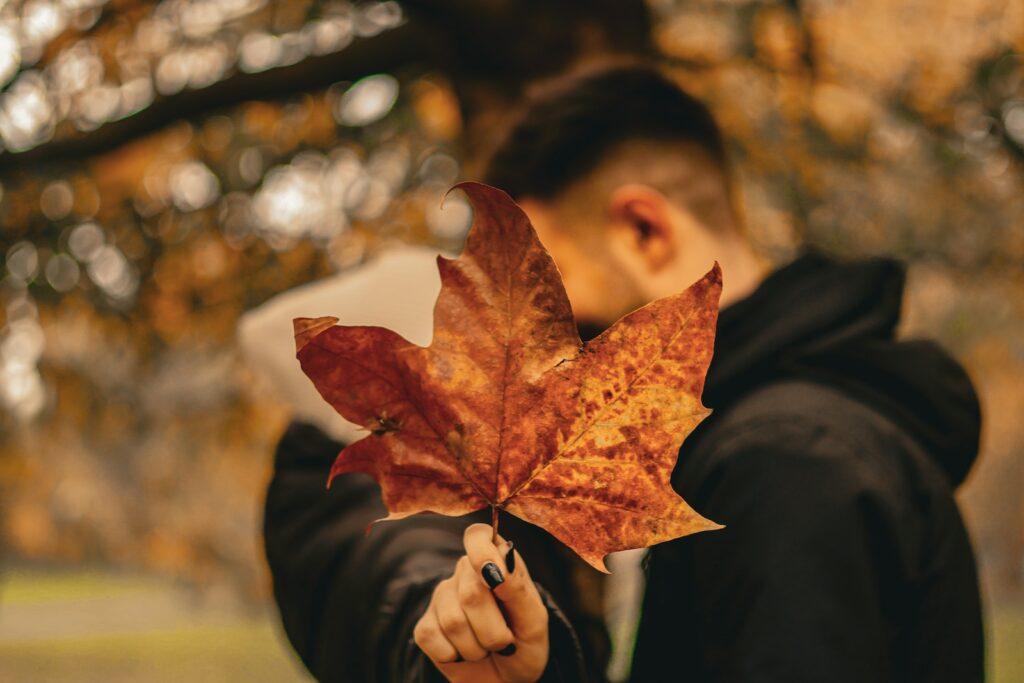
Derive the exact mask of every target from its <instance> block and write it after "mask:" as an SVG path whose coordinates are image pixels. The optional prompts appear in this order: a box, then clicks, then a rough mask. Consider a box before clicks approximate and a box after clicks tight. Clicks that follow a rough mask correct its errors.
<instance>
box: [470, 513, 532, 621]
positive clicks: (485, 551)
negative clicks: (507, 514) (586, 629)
mask: <svg viewBox="0 0 1024 683" xmlns="http://www.w3.org/2000/svg"><path fill="white" fill-rule="evenodd" d="M492 536H493V531H492V529H491V527H490V526H488V525H486V524H473V525H471V526H470V527H468V528H467V529H466V532H465V534H464V535H463V545H465V547H466V557H468V558H469V562H470V564H471V565H472V566H473V569H474V570H475V572H476V575H477V577H478V578H479V580H481V581H483V582H484V583H486V584H487V586H488V588H490V589H491V591H492V592H493V593H494V595H495V597H497V598H498V600H499V601H500V602H501V604H502V606H503V607H504V609H505V613H506V615H507V616H508V619H509V626H510V627H511V628H512V632H513V633H514V634H515V636H516V638H517V639H520V640H529V639H531V638H535V637H541V636H543V635H544V633H545V632H546V629H547V623H548V612H547V608H545V607H544V602H543V601H542V600H541V598H540V593H538V592H537V587H536V586H535V585H534V584H533V580H532V579H530V571H529V569H527V567H526V563H525V562H523V559H522V556H521V555H519V553H517V552H515V550H514V549H513V548H512V544H511V543H505V542H504V540H503V539H501V537H500V536H499V543H501V544H502V547H501V548H499V547H498V546H495V545H494V543H492V542H491V538H492ZM506 558H508V559H506ZM488 565H493V566H488ZM509 565H511V567H510V566H509Z"/></svg>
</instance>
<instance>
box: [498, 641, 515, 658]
mask: <svg viewBox="0 0 1024 683" xmlns="http://www.w3.org/2000/svg"><path fill="white" fill-rule="evenodd" d="M515 653H516V644H515V643H509V644H508V645H506V646H505V647H503V648H501V649H500V650H498V654H499V655H501V656H502V657H511V656H512V655H514V654H515Z"/></svg>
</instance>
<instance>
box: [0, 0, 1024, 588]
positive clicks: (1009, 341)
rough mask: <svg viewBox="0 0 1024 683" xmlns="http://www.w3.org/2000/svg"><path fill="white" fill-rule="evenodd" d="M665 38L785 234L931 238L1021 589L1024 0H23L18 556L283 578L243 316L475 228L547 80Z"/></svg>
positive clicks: (7, 197) (14, 360) (753, 203)
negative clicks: (522, 119) (474, 199)
mask: <svg viewBox="0 0 1024 683" xmlns="http://www.w3.org/2000/svg"><path fill="white" fill-rule="evenodd" d="M555 4H557V7H551V5H555ZM648 35H649V36H650V43H651V44H650V45H649V44H648ZM552 46H557V49H556V48H555V47H552ZM652 46H653V48H654V49H655V50H656V51H657V52H658V53H660V55H661V58H662V59H663V61H664V63H665V65H666V68H667V69H669V71H670V72H671V73H672V74H673V75H674V76H675V77H677V78H678V79H679V81H680V82H681V83H682V84H683V85H685V86H686V87H687V88H689V89H690V90H691V91H693V92H694V93H695V94H697V95H699V96H701V97H703V98H705V99H706V100H707V101H708V102H709V103H710V104H711V105H712V107H713V109H714V110H715V112H716V113H717V115H718V117H719V118H720V121H721V122H722V124H723V126H724V127H725V128H726V130H727V131H728V133H729V134H730V136H731V138H732V141H733V150H734V154H735V159H736V162H737V167H738V170H739V173H740V178H741V186H742V194H743V196H744V198H745V211H746V215H747V220H748V223H749V226H750V230H751V232H752V234H753V235H754V236H755V238H756V239H757V241H758V243H759V244H760V245H761V246H762V247H763V249H764V250H765V252H766V253H767V254H769V255H771V256H772V257H774V258H776V259H779V260H782V259H785V258H787V257H788V256H790V255H791V254H793V253H794V252H795V250H796V249H797V247H798V245H799V244H800V243H802V242H807V243H810V244H814V245H818V246H820V247H822V248H824V249H827V250H830V251H833V252H837V253H840V254H845V255H859V254H879V253H885V254H892V255H896V256H899V257H901V258H904V259H906V260H907V261H908V262H909V263H910V264H911V270H910V286H909V291H908V297H907V303H908V317H907V320H906V331H907V332H908V333H910V334H917V333H920V334H928V335H931V336H936V337H938V338H939V339H940V340H941V341H943V342H944V343H945V344H946V345H947V346H948V347H949V348H950V349H951V350H953V351H954V352H955V353H956V354H957V355H958V356H959V357H960V358H961V359H962V360H963V361H964V362H965V363H966V364H967V366H968V367H969V369H970V371H971V372H972V374H973V376H974V378H975V380H976V382H977V384H978V386H979V388H980V391H981V394H982V400H983V402H984V406H985V410H986V426H985V441H984V453H983V456H982V459H981V461H980V464H979V466H978V467H977V469H976V471H975V472H974V475H973V477H972V479H971V480H970V482H969V484H968V486H967V488H966V490H965V491H964V494H963V501H964V503H965V505H966V510H967V516H968V521H969V523H970V526H971V529H972V532H973V534H974V538H975V541H976V543H977V545H978V548H979V551H980V556H981V558H982V562H983V564H984V566H985V568H986V571H987V576H988V577H989V578H990V579H991V580H992V584H993V585H996V586H1001V587H1004V588H1012V587H1014V586H1017V587H1019V586H1020V583H1021V580H1022V576H1024V507H1022V502H1021V499H1020V497H1019V491H1020V490H1021V488H1022V487H1024V426H1022V425H1021V422H1020V420H1019V415H1021V414H1024V393H1022V392H1021V391H1020V387H1021V386H1024V297H1022V296H1021V293H1022V291H1024V273H1022V271H1021V268H1020V264H1021V263H1022V262H1024V193H1022V192H1021V188H1022V187H1024V2H1022V0H1002V1H997V0H963V1H962V2H959V3H947V2H939V1H938V0H922V1H921V2H916V3H892V2H887V1H886V0H861V1H859V2H833V1H826V0H820V1H815V2H793V1H790V2H755V1H745V0H730V1H725V0H717V1H713V0H704V1H691V2H683V1H672V0H651V2H649V3H647V5H642V4H640V3H636V2H596V3H584V2H582V1H581V0H580V1H574V2H565V3H543V2H539V1H535V0H531V1H530V2H520V3H510V2H503V1H499V0H495V1H493V2H487V3H479V4H478V3H468V2H463V1H459V0H437V1H435V2H428V1H425V0H409V1H408V2H405V3H395V2H369V3H357V4H350V3H348V2H337V1H329V2H312V1H308V0H304V1H301V2H280V1H277V2H275V1H261V0H221V1H219V2H189V1H187V0H163V1H162V2H158V3H149V2H134V1H132V0H111V1H110V2H107V3H103V2H88V1H79V2H58V1H57V0H30V1H29V2H24V3H19V2H14V3H8V4H7V5H5V6H3V7H2V8H0V84H3V85H2V87H3V91H2V93H0V142H2V144H3V150H2V151H0V187H2V194H0V223H2V234H0V240H2V242H0V254H2V257H3V261H2V264H3V265H2V268H0V279H2V285H0V297H2V300H3V306H2V307H0V325H2V332H0V421H2V422H0V425H2V429H3V432H2V435H0V487H2V488H0V496H2V504H3V516H2V521H0V531H2V538H3V542H4V545H5V546H6V550H7V551H8V553H9V554H11V555H13V556H15V557H22V558H30V559H53V560H66V561H67V560H69V561H75V562H103V563H115V564H123V565H131V566H136V567H145V568H150V569H155V570H158V571H162V572H166V573H169V574H173V575H176V576H180V577H183V578H186V579H189V580H192V581H195V582H197V583H200V584H203V585H222V586H223V585H227V586H231V587H233V588H237V589H238V590H239V591H241V592H242V593H243V594H246V595H252V596H256V595H261V594H262V592H263V591H264V590H265V588H264V585H265V578H264V576H263V569H262V564H261V562H260V561H259V543H260V539H259V522H260V520H259V510H260V498H261V495H262V487H263V486H264V484H265V482H266V479H267V477H268V475H269V468H270V458H271V451H272V447H273V443H274V440H275V438H276V436H277V434H278V433H279V431H280V429H281V428H282V426H283V425H284V423H285V421H286V420H287V411H286V409H285V407H284V406H282V405H280V404H278V403H276V402H275V400H274V392H273V388H272V387H265V386H259V385H257V384H256V383H255V382H254V380H253V378H252V377H251V376H250V375H249V374H248V373H247V371H246V370H245V368H244V366H243V364H242V363H241V362H240V359H239V357H238V355H237V352H236V350H235V345H234V334H235V324H236V321H237V319H238V317H239V315H240V314H241V313H242V312H244V311H245V310H247V309H249V308H251V307H253V306H255V305H258V304H260V303H261V302H263V301H265V300H266V299H268V298H269V297H271V296H272V295H274V294H276V293H278V292H281V291H284V290H286V289H289V288H291V287H293V286H296V285H298V284H301V283H304V282H307V281H310V280H313V279H316V278H318V277H320V276H323V275H326V274H328V273H331V272H335V271H338V270H341V269H345V268H348V267H351V266H352V265H353V264H356V263H358V262H360V261H361V260H362V259H364V258H365V257H366V256H367V255H370V254H372V253H373V252H375V251H377V250H379V249H381V248H385V247H386V246H387V245H388V244H389V243H393V242H395V241H413V242H420V243H430V244H436V245H444V246H453V245H457V244H458V242H459V239H460V238H461V236H462V234H463V233H464V231H465V229H466V227H467V222H466V212H465V211H464V210H462V211H459V210H457V209H458V206H456V207H455V209H456V210H447V211H441V210H440V209H439V208H438V203H439V199H440V196H441V194H442V193H443V191H444V190H445V189H446V188H447V187H448V186H449V185H450V184H452V183H453V182H454V181H455V180H457V179H459V178H461V177H473V173H474V170H475V169H477V168H479V163H480V160H481V158H482V157H483V155H484V154H485V152H486V149H487V147H488V144H489V142H490V141H491V140H493V139H494V134H495V129H496V127H497V126H498V125H500V123H501V121H502V119H503V118H504V117H505V116H506V115H507V112H508V111H509V108H510V104H511V103H513V102H514V101H515V98H516V97H517V96H518V94H519V93H521V92H522V90H523V89H524V88H525V87H528V85H529V83H530V82H531V81H532V80H534V79H536V78H538V77H542V76H545V75H549V74H551V73H554V72H556V71H559V70H562V69H565V68H571V67H573V66H575V65H577V64H579V63H581V62H586V61H589V60H592V59H597V58H602V57H604V56H607V55H609V54H624V53H626V54H637V53H643V52H645V51H646V50H647V49H648V48H649V47H652ZM627 105H628V103H623V106H627Z"/></svg>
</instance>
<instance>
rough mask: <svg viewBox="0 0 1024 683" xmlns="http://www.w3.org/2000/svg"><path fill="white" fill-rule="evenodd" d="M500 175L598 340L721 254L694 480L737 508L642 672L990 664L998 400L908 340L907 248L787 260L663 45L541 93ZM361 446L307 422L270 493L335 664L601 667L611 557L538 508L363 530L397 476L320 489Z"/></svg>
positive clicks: (525, 676)
mask: <svg viewBox="0 0 1024 683" xmlns="http://www.w3.org/2000/svg"><path fill="white" fill-rule="evenodd" d="M487 181H488V182H489V183H491V184H493V185H495V186H497V187H500V188H502V189H504V190H506V191H507V192H509V193H510V194H511V195H512V196H513V197H514V198H515V199H517V200H518V201H519V202H520V204H521V206H522V207H523V209H524V210H525V211H526V213H527V214H528V215H529V217H530V218H531V220H532V222H533V224H534V226H535V227H536V228H537V230H538V233H539V235H540V237H541V240H542V241H543V242H544V243H545V245H546V246H547V247H548V248H549V250H550V251H551V253H552V256H553V257H554V259H555V262H556V263H557V264H558V266H559V268H560V270H561V271H562V274H563V277H564V281H565V285H566V289H567V292H568V295H569V298H570V300H571V302H572V305H573V308H574V311H575V313H576V315H577V317H578V318H579V321H580V326H581V329H582V330H583V331H584V332H585V334H586V335H587V336H593V334H595V333H597V332H598V331H599V330H600V329H602V328H603V327H605V326H607V325H609V324H610V323H611V322H613V321H614V320H615V319H617V318H618V317H619V316H621V315H622V314H624V313H627V312H628V311H630V310H632V309H634V308H636V307H638V306H641V305H643V304H645V303H646V302H648V301H650V300H652V299H655V298H658V297H662V296H666V295H669V294H673V293H675V292H677V291H680V290H682V289H683V288H685V287H686V286H688V285H689V284H690V283H691V282H693V281H694V280H696V279H697V278H698V277H699V276H700V275H702V274H703V273H704V272H705V271H706V270H707V269H708V267H709V266H710V264H711V263H712V262H713V261H715V260H717V261H718V262H719V263H720V264H721V266H722V270H723V273H724V289H723V294H722V307H723V308H722V311H721V315H720V317H719V325H718V337H717V341H716V347H715V357H714V360H713V362H712V365H711V369H710V371H709V375H708V380H707V383H706V388H705V392H704V403H705V404H706V405H708V406H709V407H711V408H712V409H713V410H714V413H713V414H712V415H711V417H709V418H708V419H706V420H705V421H704V422H703V423H702V424H701V425H700V427H699V428H698V429H697V430H696V431H695V432H694V433H693V434H692V435H691V436H690V437H689V438H688V439H687V440H686V442H685V443H684V445H683V448H682V450H681V453H680V457H679V463H678V466H677V467H676V471H675V472H674V475H673V484H674V485H675V487H676V489H677V490H678V491H679V493H680V494H681V495H682V496H683V497H684V498H685V499H686V500H687V501H688V502H689V503H690V504H691V505H692V506H693V507H694V508H695V509H696V510H697V511H698V512H700V513H701V514H702V515H704V516H705V517H708V518H709V519H712V520H714V521H716V522H720V523H722V524H724V525H725V529H723V530H721V531H715V532H710V533H705V534H698V535H696V536H692V537H687V538H683V539H679V540H676V541H672V542H669V543H664V544H661V545H659V546H656V547H654V548H653V549H651V551H650V553H649V556H648V561H647V567H646V571H647V588H646V597H645V600H644V604H643V609H642V617H641V619H640V623H639V628H638V631H637V639H636V648H635V655H634V658H633V666H632V674H631V678H632V680H636V681H666V680H679V681H773V682H774V681H780V682H781V681H787V682H790V681H929V682H931V681H957V682H965V681H977V680H981V679H982V677H983V671H982V663H983V662H982V660H983V655H982V649H983V648H982V631H981V619H980V607H979V598H978V588H977V579H976V574H975V566H974V559H973V556H972V553H971V549H970V545H969V542H968V539H967V536H966V534H965V532H964V528H963V525H962V523H961V520H960V516H959V513H958V511H957V507H956V504H955V502H954V499H953V490H954V488H955V487H956V486H957V485H959V484H960V483H961V482H962V481H963V479H964V477H965V475H966V474H967V471H968V469H969V468H970V465H971V463H972V462H973V460H974V458H975V455H976V451H977V445H978V430H979V422H980V416H979V410H978V404H977V400H976V398H975V394H974V392H973V390H972V388H971V385H970V382H969V380H968V379H967V377H966V375H965V374H964V372H963V371H962V370H961V369H960V368H959V366H957V365H956V363H955V362H954V361H952V360H951V359H950V358H949V357H948V356H946V355H945V354H944V353H943V352H942V351H940V350H939V349H938V348H937V347H936V346H934V345H933V344H931V343H928V342H899V341H896V340H894V328H895V326H896V324H897V322H898V320H899V311H900V300H901V293H902V287H903V271H902V269H901V267H900V266H899V265H897V264H896V263H894V262H892V261H888V260H883V259H874V260H870V261H864V262H860V263H850V264H842V263H838V262H835V261H832V260H830V259H828V258H825V257H823V256H821V255H817V254H814V253H807V254H805V255H803V256H801V257H799V258H797V259H796V260H795V261H793V262H792V263H790V264H789V265H787V266H785V267H782V268H781V269H778V270H776V271H774V272H770V271H769V269H768V268H767V267H766V266H765V264H764V263H763V262H762V261H761V260H760V259H759V258H758V257H757V256H756V255H755V252H754V250H753V249H752V248H751V246H750V244H749V242H748V241H747V238H746V236H745V233H744V230H743V225H742V223H741V220H740V218H739V216H738V214H737V212H736V211H735V209H734V198H733V196H732V194H733V192H732V186H731V178H730V174H729V168H728V164H727V161H726V153H725V149H724V146H723V142H722V139H721V135H720V133H719V130H718V128H717V126H716V125H715V122H714V120H713V119H712V117H711V115H710V113H709V112H708V110H707V109H706V108H705V107H704V106H703V105H702V104H701V103H699V102H698V101H696V100H695V99H693V98H692V97H690V96H689V95H687V94H685V93H684V92H682V91H681V90H679V88H678V87H676V86H675V85H674V84H673V83H672V82H671V81H669V80H667V79H666V78H664V77H663V76H661V75H660V74H659V73H658V72H657V71H655V70H653V69H650V68H646V67H642V66H627V67H616V68H610V69H605V70H602V71H599V72H595V73H591V74H589V75H586V76H580V77H577V78H574V79H571V80H569V81H567V82H563V83H561V84H560V85H559V86H557V87H554V88H552V89H549V90H547V91H546V92H543V93H540V94H538V95H537V96H536V97H535V98H534V99H533V100H532V101H531V102H530V103H528V105H527V106H526V108H525V111H524V113H523V116H522V118H521V119H520V121H519V122H518V123H517V124H516V126H515V127H514V128H513V129H512V130H511V132H510V134H509V135H508V137H507V139H506V140H505V141H504V142H503V143H502V145H501V146H500V148H499V149H498V150H497V152H496V153H495V155H494V157H493V160H492V162H491V168H490V172H489V174H488V177H487ZM320 313H321V311H306V314H307V315H315V314H320ZM346 322H347V321H346ZM339 448H340V444H339V443H337V442H334V441H332V440H330V439H328V438H327V437H325V436H324V435H323V434H322V433H321V432H320V431H319V430H317V429H315V428H312V427H310V426H308V425H301V424H296V425H293V426H292V427H291V428H290V429H289V431H288V433H286V434H285V436H284V438H283V439H282V441H281V444H280V447H279V450H278V455H277V463H276V472H275V476H274V480H273V482H272V483H271V486H270V490H269V493H268V497H267V511H266V546H267V556H268V559H269V562H270V566H271V570H272V571H273V574H274V587H275V595H276V597H277V599H278V603H279V606H280V609H281V614H282V618H283V621H284V624H285V628H286V631H287V632H288V635H289V637H290V639H291V641H292V643H293V644H294V645H295V647H296V649H297V651H298V652H299V654H300V655H301V656H302V658H303V660H304V661H305V663H306V664H307V666H308V667H309V668H310V670H311V671H312V672H313V673H314V674H315V675H317V676H318V677H319V678H320V679H321V680H329V681H363V680H374V681H402V680H434V679H439V680H443V678H447V679H449V680H452V681H496V680H505V681H513V680H515V681H527V680H538V679H540V680H564V681H570V680H572V681H574V680H583V679H585V678H588V677H589V678H591V679H597V678H598V677H599V676H600V675H601V674H602V670H603V666H604V662H605V661H606V657H607V638H606V636H605V635H604V633H603V630H602V624H601V620H600V609H599V608H598V607H595V600H594V597H593V595H594V592H593V590H592V588H593V584H594V574H593V573H592V571H591V570H588V569H580V567H579V563H578V561H576V560H575V559H574V558H573V557H572V555H571V553H569V552H568V551H565V550H564V549H563V548H561V546H560V545H559V544H558V543H557V542H553V541H552V540H551V539H550V537H549V536H547V535H546V534H545V533H543V532H541V531H539V530H538V529H536V528H534V527H530V526H529V525H526V524H516V522H515V520H510V521H509V522H508V523H506V522H505V521H503V522H502V531H503V534H504V535H505V537H506V538H508V539H509V540H513V541H514V542H515V550H512V549H511V548H509V546H508V545H507V544H505V543H504V542H502V543H500V544H499V545H498V546H497V547H496V546H495V545H493V544H492V543H491V542H490V539H489V537H488V534H487V532H486V530H484V529H483V527H480V526H470V527H469V528H468V530H467V525H468V524H469V522H470V521H473V520H465V519H451V518H442V517H436V516H418V517H413V518H409V519H406V520H402V521H400V522H393V523H385V524H380V525H377V526H376V527H374V529H373V531H372V532H371V533H370V534H369V535H368V536H364V534H363V530H364V527H365V526H366V524H367V523H368V522H369V521H371V520H373V519H376V518H378V517H381V516H382V515H383V511H382V507H381V503H380V501H379V497H378V490H377V489H376V486H375V485H374V483H373V482H372V481H371V480H368V479H365V478H363V477H356V476H350V477H345V478H340V479H339V480H336V482H335V484H334V486H333V487H332V489H331V490H330V491H325V490H324V489H323V485H324V479H325V476H326V472H327V470H328V468H329V465H330V463H331V461H332V460H333V458H334V456H335V455H336V453H337V451H338V449H339ZM477 521H480V520H477ZM481 572H482V573H481ZM531 579H532V580H531ZM439 672H440V673H439ZM442 676H443V678H441V677H442Z"/></svg>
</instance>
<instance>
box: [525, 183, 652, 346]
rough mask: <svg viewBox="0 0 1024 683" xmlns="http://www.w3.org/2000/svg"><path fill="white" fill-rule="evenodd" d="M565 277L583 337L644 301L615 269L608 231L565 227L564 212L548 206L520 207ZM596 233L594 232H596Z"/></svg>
mask: <svg viewBox="0 0 1024 683" xmlns="http://www.w3.org/2000/svg"><path fill="white" fill-rule="evenodd" d="M520 205H521V206H522V208H523V210H524V211H525V212H526V215H527V216H528V217H529V218H530V222H531V223H533V227H534V228H535V229H536V230H537V236H538V237H540V241H541V242H542V243H543V244H544V246H545V247H546V248H547V250H548V252H549V253H550V254H551V257H552V258H553V259H554V261H555V265H557V266H558V270H559V271H560V272H561V274H562V282H563V283H564V284H565V291H566V294H567V295H568V297H569V302H570V303H571V304H572V309H573V313H574V315H575V316H576V320H577V322H578V323H579V324H580V328H581V333H583V334H584V336H590V335H588V334H586V333H587V332H588V331H589V332H592V333H593V332H597V331H600V330H601V329H603V328H605V327H608V326H609V325H611V324H612V323H613V322H615V321H616V320H618V319H619V318H620V317H622V316H623V315H625V314H626V313H628V312H630V311H632V310H633V309H635V308H637V307H639V306H642V305H643V304H644V303H646V301H644V300H643V296H642V294H641V292H640V291H638V288H637V287H636V285H635V283H634V282H633V281H632V279H631V278H630V277H629V276H628V274H627V273H626V272H624V271H623V269H622V268H621V267H619V266H618V264H617V263H616V259H615V258H614V255H613V254H612V253H611V249H610V247H611V245H610V244H609V241H608V239H607V233H606V230H605V227H606V226H604V225H601V226H574V225H567V222H568V221H571V220H577V221H579V220H583V219H582V218H579V217H576V218H570V217H568V216H567V212H566V211H560V210H558V209H557V208H556V207H554V206H552V205H550V204H547V203H545V202H539V201H535V200H530V199H526V200H523V201H522V202H520ZM595 227H596V229H595Z"/></svg>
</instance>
